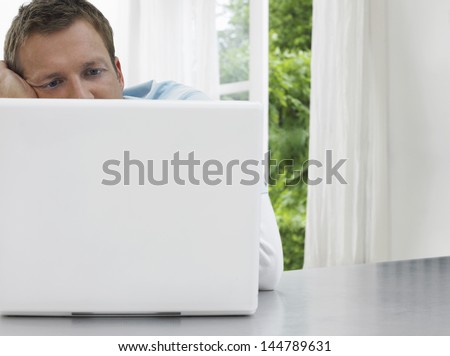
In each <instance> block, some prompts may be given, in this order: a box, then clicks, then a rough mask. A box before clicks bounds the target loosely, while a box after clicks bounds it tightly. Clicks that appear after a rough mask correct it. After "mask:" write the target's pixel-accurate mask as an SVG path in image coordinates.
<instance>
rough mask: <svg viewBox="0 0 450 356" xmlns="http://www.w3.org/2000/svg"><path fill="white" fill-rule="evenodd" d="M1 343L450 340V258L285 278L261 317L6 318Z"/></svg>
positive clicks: (263, 298)
mask: <svg viewBox="0 0 450 356" xmlns="http://www.w3.org/2000/svg"><path fill="white" fill-rule="evenodd" d="M0 335H136V336H140V335H147V336H149V335H179V336H181V335H262V336H264V335H330V336H333V335H450V257H443V258H433V259H423V260H413V261H402V262H388V263H379V264H372V265H359V266H350V267H335V268H323V269H311V270H303V271H292V272H285V273H284V274H283V277H282V280H281V283H280V285H279V287H278V288H277V291H275V292H262V293H260V296H259V308H258V311H257V313H256V314H255V315H253V316H247V317H146V318H5V317H2V318H1V319H0Z"/></svg>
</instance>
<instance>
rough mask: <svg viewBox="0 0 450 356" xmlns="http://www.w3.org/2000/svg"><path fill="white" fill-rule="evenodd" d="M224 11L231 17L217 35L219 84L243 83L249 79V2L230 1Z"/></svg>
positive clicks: (242, 0)
mask: <svg viewBox="0 0 450 356" xmlns="http://www.w3.org/2000/svg"><path fill="white" fill-rule="evenodd" d="M224 11H225V12H226V13H229V14H231V15H232V16H231V18H230V20H229V25H230V26H229V27H228V28H226V29H224V30H222V31H219V33H218V39H219V51H220V83H222V84H226V83H234V82H240V81H245V80H248V78H249V58H250V52H249V31H250V29H249V21H248V19H249V2H248V0H231V1H230V3H229V4H228V5H226V6H225V7H224ZM230 99H233V98H230ZM240 100H245V99H240Z"/></svg>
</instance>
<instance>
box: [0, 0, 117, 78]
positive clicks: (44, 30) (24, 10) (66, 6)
mask: <svg viewBox="0 0 450 356" xmlns="http://www.w3.org/2000/svg"><path fill="white" fill-rule="evenodd" d="M80 19H82V20H85V21H87V22H88V23H90V24H91V25H92V26H93V27H94V28H95V30H96V31H97V32H98V33H99V35H100V36H101V38H102V40H103V42H104V44H105V47H106V49H107V51H108V54H109V56H110V58H111V62H112V63H113V67H114V68H116V66H115V65H114V63H115V48H114V38H113V30H112V28H111V25H110V24H109V21H108V20H107V19H106V17H105V16H104V15H103V14H102V13H101V12H100V10H98V9H97V8H96V7H95V6H94V5H92V4H91V3H89V2H88V1H86V0H33V1H31V3H29V4H28V5H22V6H21V7H20V9H19V13H18V14H17V16H16V17H15V18H14V20H13V22H12V24H11V27H10V28H9V30H8V33H7V34H6V38H5V45H4V57H3V58H4V60H5V62H6V65H7V66H8V68H9V69H11V70H12V71H14V72H16V73H18V74H19V75H23V68H22V67H21V65H20V61H19V58H18V53H19V50H20V48H21V47H22V45H23V44H24V42H25V41H26V39H27V38H28V37H29V36H31V35H32V34H36V33H39V34H43V35H48V34H52V33H55V32H58V31H61V30H63V29H65V28H68V27H69V26H70V25H72V24H73V23H74V22H75V21H76V20H80Z"/></svg>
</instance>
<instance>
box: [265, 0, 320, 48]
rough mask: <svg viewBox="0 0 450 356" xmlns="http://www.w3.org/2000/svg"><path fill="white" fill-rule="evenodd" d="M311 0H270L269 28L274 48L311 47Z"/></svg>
mask: <svg viewBox="0 0 450 356" xmlns="http://www.w3.org/2000/svg"><path fill="white" fill-rule="evenodd" d="M312 2H313V0H270V3H269V4H270V30H271V32H272V33H274V34H276V36H275V37H272V45H273V47H274V48H280V49H281V50H283V51H284V50H289V51H291V50H298V49H300V50H304V51H309V50H310V49H311V30H312Z"/></svg>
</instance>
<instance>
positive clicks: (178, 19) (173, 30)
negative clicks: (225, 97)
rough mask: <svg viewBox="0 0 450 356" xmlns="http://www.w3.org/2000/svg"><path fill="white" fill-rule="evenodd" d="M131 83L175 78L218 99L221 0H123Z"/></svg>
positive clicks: (128, 69) (127, 67)
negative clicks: (217, 27)
mask: <svg viewBox="0 0 450 356" xmlns="http://www.w3.org/2000/svg"><path fill="white" fill-rule="evenodd" d="M119 6H120V12H121V13H122V14H126V16H122V17H121V20H120V21H121V24H120V26H121V28H122V29H123V28H125V29H128V31H127V32H126V35H125V36H122V41H123V43H122V44H123V47H124V48H125V52H126V53H127V57H128V61H127V65H126V72H127V74H128V81H127V85H134V84H138V83H141V82H143V81H148V80H150V79H154V80H158V81H162V80H175V81H177V82H180V83H183V84H186V85H190V86H193V87H195V88H197V89H199V90H202V91H204V92H205V93H206V94H208V95H209V96H210V97H211V98H213V99H218V98H219V60H218V49H217V48H218V47H217V32H216V2H215V1H210V0H151V1H148V0H134V1H121V2H120V5H119Z"/></svg>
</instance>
